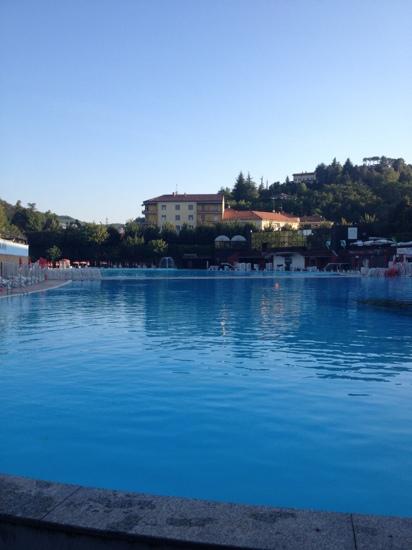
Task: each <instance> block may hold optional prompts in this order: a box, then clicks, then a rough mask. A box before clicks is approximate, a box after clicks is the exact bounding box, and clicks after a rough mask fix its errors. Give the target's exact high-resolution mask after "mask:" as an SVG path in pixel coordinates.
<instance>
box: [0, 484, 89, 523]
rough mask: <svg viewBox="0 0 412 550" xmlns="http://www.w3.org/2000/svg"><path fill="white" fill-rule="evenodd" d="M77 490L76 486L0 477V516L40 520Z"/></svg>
mask: <svg viewBox="0 0 412 550" xmlns="http://www.w3.org/2000/svg"><path fill="white" fill-rule="evenodd" d="M78 489H79V487H78V486H76V485H63V484H60V483H50V482H48V481H39V480H36V479H28V478H23V477H14V476H3V475H0V515H8V516H15V517H24V518H28V519H42V518H43V517H44V516H45V515H46V514H48V513H49V512H51V511H52V510H53V509H54V508H55V507H56V506H58V505H59V504H61V503H62V502H63V501H64V499H66V498H67V497H68V496H70V495H72V494H73V493H74V492H75V491H77V490H78Z"/></svg>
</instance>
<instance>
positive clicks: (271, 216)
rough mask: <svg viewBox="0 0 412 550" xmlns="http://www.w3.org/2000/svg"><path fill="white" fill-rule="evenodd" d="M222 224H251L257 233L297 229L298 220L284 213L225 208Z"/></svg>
mask: <svg viewBox="0 0 412 550" xmlns="http://www.w3.org/2000/svg"><path fill="white" fill-rule="evenodd" d="M222 221H223V222H228V223H242V224H247V223H248V224H252V225H254V226H255V227H256V229H258V230H259V231H263V230H264V229H266V230H267V229H272V230H273V231H278V230H279V229H282V228H283V227H285V226H287V227H288V228H290V229H299V224H300V219H299V218H298V217H296V216H292V215H291V214H285V213H284V212H261V211H258V210H234V209H233V208H227V209H226V210H225V211H224V212H223V219H222Z"/></svg>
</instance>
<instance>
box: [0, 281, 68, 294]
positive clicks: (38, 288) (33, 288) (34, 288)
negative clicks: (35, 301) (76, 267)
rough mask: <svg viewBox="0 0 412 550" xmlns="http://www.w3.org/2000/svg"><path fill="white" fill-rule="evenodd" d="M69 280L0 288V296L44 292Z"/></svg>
mask: <svg viewBox="0 0 412 550" xmlns="http://www.w3.org/2000/svg"><path fill="white" fill-rule="evenodd" d="M69 283H71V281H53V280H52V281H42V282H40V283H36V284H34V285H30V286H25V287H22V288H12V289H10V290H4V289H0V298H10V297H12V296H25V295H27V294H35V293H36V292H44V291H45V290H51V289H52V288H60V287H61V286H64V285H67V284H69Z"/></svg>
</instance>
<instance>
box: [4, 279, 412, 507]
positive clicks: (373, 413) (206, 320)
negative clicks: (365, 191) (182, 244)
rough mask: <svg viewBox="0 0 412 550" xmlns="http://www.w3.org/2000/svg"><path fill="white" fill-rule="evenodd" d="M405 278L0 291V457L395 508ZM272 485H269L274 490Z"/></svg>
mask: <svg viewBox="0 0 412 550" xmlns="http://www.w3.org/2000/svg"><path fill="white" fill-rule="evenodd" d="M411 298H412V281H411V280H407V279H404V280H402V281H399V280H398V281H381V280H363V279H358V278H344V277H342V278H323V279H321V278H304V277H296V278H293V277H288V278H286V277H285V278H280V279H279V280H276V279H273V278H268V279H253V278H250V279H227V280H225V279H219V280H213V279H190V280H167V279H159V280H136V279H135V280H118V281H113V280H107V281H105V280H104V281H102V282H94V283H82V284H81V283H77V284H72V285H69V286H66V287H63V288H61V289H59V290H55V291H50V292H48V293H44V294H34V295H31V296H25V297H18V298H13V299H6V300H2V301H0V434H1V436H2V437H1V440H2V441H3V442H4V441H7V442H8V445H7V447H6V446H5V445H3V449H1V450H0V451H1V452H0V470H2V471H9V472H11V473H16V474H25V475H33V476H37V477H43V478H51V479H60V480H66V481H73V482H79V483H84V484H89V485H99V486H107V487H118V488H123V489H131V490H140V491H143V490H145V491H152V492H158V493H162V494H176V495H187V496H197V497H204V498H214V499H221V500H232V501H239V502H256V503H267V504H274V505H279V506H296V507H299V506H301V507H312V508H323V509H330V510H355V511H364V512H380V513H399V514H411V513H412V505H411V503H410V499H409V494H410V491H411V490H412V474H411V471H412V468H411V467H410V466H411V464H410V456H412V437H411V436H412V429H411V426H410V418H411V413H412V407H411V399H410V394H411V382H412V375H411V370H412V359H411V357H412V353H411V352H412V331H411V325H410V317H409V316H407V315H403V314H401V313H399V312H397V310H396V308H392V309H389V310H388V309H385V308H372V307H367V305H365V304H367V303H368V301H369V302H370V301H373V300H386V301H396V300H401V299H402V300H410V299H411ZM273 487H276V492H274V491H273Z"/></svg>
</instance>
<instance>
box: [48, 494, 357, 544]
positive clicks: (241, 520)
mask: <svg viewBox="0 0 412 550" xmlns="http://www.w3.org/2000/svg"><path fill="white" fill-rule="evenodd" d="M44 519H45V520H46V521H47V522H51V523H58V524H61V525H65V526H67V527H68V528H69V527H70V528H71V527H73V526H79V527H82V528H91V529H97V530H100V531H103V532H106V533H112V532H118V533H122V534H124V535H129V536H136V537H145V538H146V537H153V538H157V539H159V538H160V539H166V540H169V541H170V540H174V541H181V542H186V543H196V544H209V545H223V546H231V547H239V548H253V549H277V548H279V549H287V550H295V549H296V550H298V549H299V550H302V549H305V550H306V549H307V550H323V549H325V550H329V549H330V548H334V549H336V550H354V548H355V546H354V539H353V530H352V524H351V519H350V515H349V514H333V513H321V512H308V511H297V510H285V509H274V508H269V507H258V506H242V505H236V504H224V503H217V502H208V501H201V500H192V499H181V498H171V497H158V496H152V495H146V494H136V493H134V494H133V493H119V492H117V491H107V490H99V489H87V488H82V489H80V490H79V491H76V492H75V493H74V494H73V495H72V496H71V497H69V498H67V499H66V500H65V501H64V503H63V504H62V505H61V506H58V507H57V508H56V509H54V510H53V511H52V512H51V513H50V514H48V515H47V516H46V517H45V518H44Z"/></svg>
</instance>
